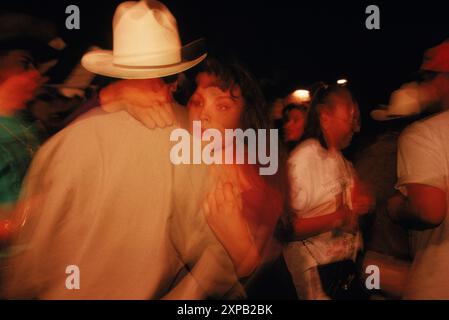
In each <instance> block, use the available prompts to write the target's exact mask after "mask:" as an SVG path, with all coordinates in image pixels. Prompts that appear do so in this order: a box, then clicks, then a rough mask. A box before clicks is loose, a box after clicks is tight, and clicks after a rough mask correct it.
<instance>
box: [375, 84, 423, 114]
mask: <svg viewBox="0 0 449 320" xmlns="http://www.w3.org/2000/svg"><path fill="white" fill-rule="evenodd" d="M427 100H428V99H427V93H426V90H425V89H424V88H422V87H420V86H419V84H417V83H416V82H411V83H406V84H404V85H403V86H402V87H400V88H399V89H398V90H396V91H394V92H393V93H392V94H391V96H390V103H389V104H388V106H382V107H383V108H382V109H376V110H373V111H371V117H372V118H373V119H374V120H377V121H387V120H393V119H398V118H404V117H410V116H414V115H418V114H420V113H421V112H422V111H423V108H424V105H425V103H426V101H427Z"/></svg>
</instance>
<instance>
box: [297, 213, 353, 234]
mask: <svg viewBox="0 0 449 320" xmlns="http://www.w3.org/2000/svg"><path fill="white" fill-rule="evenodd" d="M356 222H357V219H355V217H354V214H353V213H352V212H351V211H350V210H349V208H348V207H346V206H341V207H340V208H338V209H337V210H336V211H334V212H332V213H329V214H326V215H323V216H319V217H313V218H295V219H294V220H293V230H294V235H295V240H304V239H307V238H309V237H313V236H316V235H319V234H321V233H325V232H328V231H331V230H334V229H336V228H342V227H345V229H346V230H347V231H350V230H352V229H353V227H355V226H354V224H355V223H356Z"/></svg>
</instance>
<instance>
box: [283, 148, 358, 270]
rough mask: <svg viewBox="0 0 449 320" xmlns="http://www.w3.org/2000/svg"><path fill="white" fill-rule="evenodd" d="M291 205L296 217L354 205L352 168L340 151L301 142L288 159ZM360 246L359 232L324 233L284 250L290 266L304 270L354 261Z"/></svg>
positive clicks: (307, 216)
mask: <svg viewBox="0 0 449 320" xmlns="http://www.w3.org/2000/svg"><path fill="white" fill-rule="evenodd" d="M288 168H289V183H290V189H291V190H290V205H291V208H292V209H293V211H294V213H295V214H296V216H297V217H301V218H311V217H317V216H322V215H326V214H330V213H332V212H334V211H336V210H337V209H338V207H340V206H341V205H343V204H346V205H348V206H349V207H350V206H351V201H350V197H351V195H350V192H351V187H352V184H353V175H354V171H353V167H352V165H351V163H350V162H349V161H347V160H346V159H344V157H343V156H342V154H341V153H340V152H335V151H328V150H326V149H324V148H323V147H322V146H321V145H320V143H319V142H318V141H317V140H315V139H310V140H306V141H304V142H303V143H301V144H300V145H299V146H298V147H297V148H296V149H295V150H294V151H293V152H292V154H291V156H290V158H289V160H288ZM360 247H361V237H360V234H359V233H357V234H355V235H353V234H351V233H345V232H342V231H341V230H333V231H329V232H325V233H322V234H319V235H316V236H313V237H310V238H308V239H306V240H304V241H294V242H291V243H290V244H289V245H288V246H287V248H286V249H285V252H284V253H285V257H286V260H287V263H289V260H290V261H291V260H295V265H296V267H295V269H297V270H298V269H302V271H305V270H307V269H309V268H311V267H315V266H317V265H323V264H328V263H332V262H336V261H341V260H345V259H355V257H356V255H357V252H358V250H359V249H360Z"/></svg>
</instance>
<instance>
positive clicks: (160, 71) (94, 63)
mask: <svg viewBox="0 0 449 320" xmlns="http://www.w3.org/2000/svg"><path fill="white" fill-rule="evenodd" d="M206 56H207V53H206V48H205V41H204V39H199V40H196V41H194V42H191V43H190V44H188V45H186V46H184V47H183V48H182V49H181V57H182V61H181V62H179V63H176V64H171V65H162V66H148V67H131V66H129V67H128V66H122V65H117V64H114V62H113V51H111V50H96V51H92V52H88V53H86V54H85V55H84V56H83V58H82V59H81V64H82V65H83V67H84V68H86V69H87V70H88V71H90V72H93V73H95V74H99V75H102V76H107V77H112V78H121V79H150V78H161V77H167V76H171V75H174V74H177V73H181V72H183V71H186V70H188V69H190V68H192V67H194V66H196V65H197V64H199V63H200V62H201V61H203V60H204V59H205V58H206Z"/></svg>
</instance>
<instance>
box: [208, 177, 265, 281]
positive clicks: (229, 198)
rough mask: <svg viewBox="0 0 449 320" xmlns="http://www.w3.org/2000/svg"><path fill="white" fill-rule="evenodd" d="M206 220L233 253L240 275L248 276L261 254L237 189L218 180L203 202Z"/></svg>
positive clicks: (230, 252)
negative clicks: (245, 216) (243, 211)
mask: <svg viewBox="0 0 449 320" xmlns="http://www.w3.org/2000/svg"><path fill="white" fill-rule="evenodd" d="M203 207H204V212H205V215H206V220H207V222H208V224H209V226H210V228H211V229H212V230H213V232H214V233H215V235H216V237H217V238H218V239H219V240H220V242H221V243H222V244H223V246H224V247H225V249H226V250H227V251H228V254H229V255H230V256H231V258H232V260H233V262H234V266H235V268H236V270H237V274H238V275H239V276H240V277H245V276H248V275H249V274H250V273H251V272H252V271H253V270H254V269H255V268H256V267H257V265H258V263H259V259H260V258H259V253H258V250H257V247H256V244H255V242H254V239H253V236H252V234H251V232H250V230H249V227H248V224H247V222H246V220H245V218H244V217H243V215H242V207H243V206H242V198H241V194H240V191H239V190H238V188H237V187H236V186H235V185H234V184H232V183H230V182H225V183H223V182H222V180H219V181H218V182H217V184H216V186H215V187H214V188H213V190H212V191H211V192H210V193H209V195H208V196H207V199H206V201H205V202H204V204H203Z"/></svg>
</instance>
